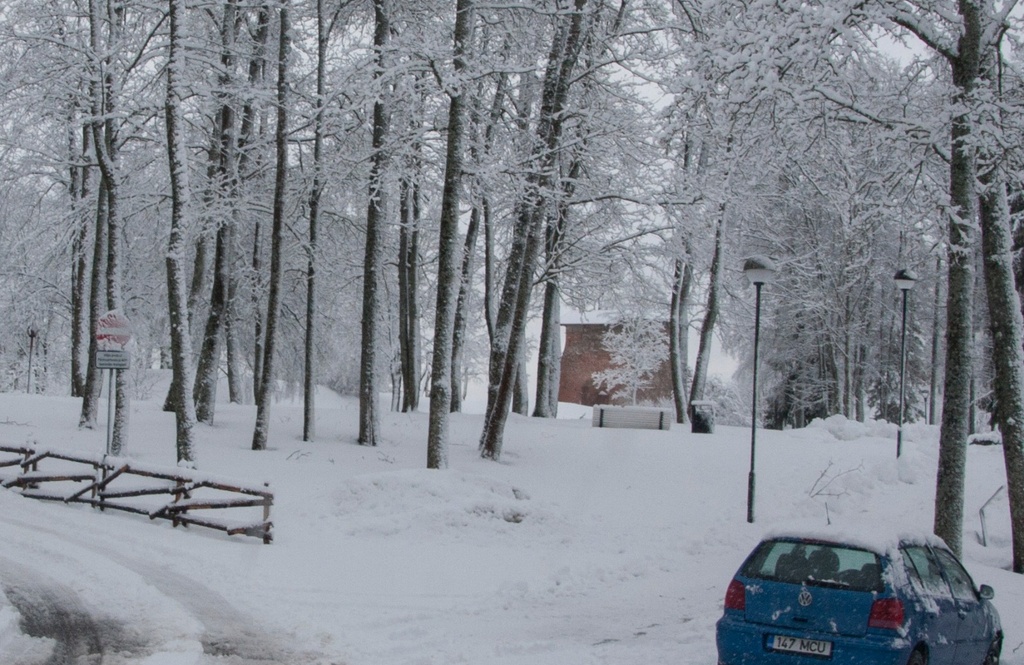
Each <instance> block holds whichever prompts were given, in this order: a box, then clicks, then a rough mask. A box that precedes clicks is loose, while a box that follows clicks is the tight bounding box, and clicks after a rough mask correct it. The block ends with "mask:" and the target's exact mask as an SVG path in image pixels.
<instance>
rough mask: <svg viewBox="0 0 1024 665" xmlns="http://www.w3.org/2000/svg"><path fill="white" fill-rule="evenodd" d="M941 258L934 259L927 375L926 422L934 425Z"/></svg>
mask: <svg viewBox="0 0 1024 665" xmlns="http://www.w3.org/2000/svg"><path fill="white" fill-rule="evenodd" d="M941 277H942V259H941V258H938V259H936V260H935V301H934V303H933V304H932V344H931V347H932V351H931V365H930V366H931V371H930V372H929V375H928V424H929V425H934V424H935V421H936V419H937V417H938V410H939V395H940V393H939V384H940V382H941V378H940V377H941V375H942V364H941V362H942V360H941V355H942V331H943V326H942V278H941Z"/></svg>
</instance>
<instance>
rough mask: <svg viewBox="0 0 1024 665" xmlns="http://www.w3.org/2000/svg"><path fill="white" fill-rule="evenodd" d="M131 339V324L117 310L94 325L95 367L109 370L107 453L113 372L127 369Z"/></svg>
mask: <svg viewBox="0 0 1024 665" xmlns="http://www.w3.org/2000/svg"><path fill="white" fill-rule="evenodd" d="M131 340H132V325H131V322H129V321H128V318H127V317H126V316H125V315H124V314H122V313H121V312H120V311H119V310H116V309H115V310H111V311H109V312H107V313H106V314H104V315H103V316H101V317H100V319H99V322H98V324H97V325H96V369H105V370H108V371H109V372H110V374H109V378H108V388H107V454H108V455H109V454H110V448H111V445H112V443H113V440H114V372H120V371H121V370H123V369H128V368H129V367H130V365H131V358H130V356H129V355H128V351H127V350H125V346H127V345H128V342H130V341H131Z"/></svg>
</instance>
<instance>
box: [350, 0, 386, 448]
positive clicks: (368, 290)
mask: <svg viewBox="0 0 1024 665" xmlns="http://www.w3.org/2000/svg"><path fill="white" fill-rule="evenodd" d="M373 8H374V33H373V45H374V49H375V50H376V52H377V62H376V67H375V70H374V73H373V79H374V81H375V82H376V83H377V84H378V85H382V86H384V88H385V89H386V88H387V87H388V85H387V83H386V82H385V81H384V80H383V79H384V75H385V70H386V68H387V55H386V50H387V49H386V47H387V45H388V42H389V41H390V36H391V10H392V5H391V0H374V3H373ZM387 96H388V95H386V94H385V93H384V91H381V93H380V94H379V95H378V97H377V101H376V102H374V105H373V159H372V161H371V167H370V188H369V199H370V202H369V205H368V207H367V211H366V250H365V255H364V261H363V321H362V356H361V358H360V363H359V439H358V442H359V444H360V445H363V446H376V445H377V440H378V438H379V436H380V413H379V411H380V406H379V404H378V396H377V393H378V392H379V389H378V387H377V384H378V381H377V344H378V343H379V339H378V337H379V335H378V332H377V328H378V318H379V316H380V310H381V296H380V280H381V270H382V268H383V263H384V257H383V252H384V225H385V224H386V223H387V202H386V197H387V193H386V191H385V188H386V185H385V175H386V173H387V170H388V166H389V163H390V155H389V154H388V149H387V147H386V145H385V144H386V142H387V139H388V130H389V126H390V118H389V115H390V108H389V105H390V101H389V100H385V99H384V98H385V97H387Z"/></svg>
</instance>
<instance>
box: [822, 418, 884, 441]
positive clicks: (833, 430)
mask: <svg viewBox="0 0 1024 665" xmlns="http://www.w3.org/2000/svg"><path fill="white" fill-rule="evenodd" d="M807 427H808V429H812V430H815V429H818V430H825V431H826V432H828V433H829V434H831V435H832V436H834V437H835V438H836V439H838V440H840V441H856V440H857V439H863V438H867V437H879V438H884V437H890V436H891V437H895V436H896V430H897V429H898V428H897V426H896V425H894V424H892V423H889V422H886V421H884V420H868V421H867V422H863V423H862V422H858V421H856V420H850V419H849V418H847V417H846V416H842V415H834V416H829V417H828V418H824V419H822V418H815V419H814V420H812V421H811V423H810V424H809V425H808V426H807Z"/></svg>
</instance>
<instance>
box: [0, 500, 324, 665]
mask: <svg viewBox="0 0 1024 665" xmlns="http://www.w3.org/2000/svg"><path fill="white" fill-rule="evenodd" d="M10 498H12V499H14V500H17V501H19V502H22V503H20V504H19V506H18V507H19V513H20V514H22V515H23V514H24V509H25V508H26V507H27V506H26V505H25V504H26V503H28V502H27V501H26V500H25V499H21V498H19V497H10ZM30 505H31V506H32V508H33V509H34V510H32V511H30V512H36V511H45V512H47V513H48V517H49V518H51V519H52V518H53V516H54V513H53V512H52V508H50V507H47V506H43V505H35V504H30ZM53 508H57V509H58V510H60V511H62V512H63V511H67V509H66V508H63V507H53ZM82 512H83V511H77V510H72V511H68V512H67V513H66V516H67V517H68V518H69V519H74V518H75V517H76V513H77V517H85V518H87V519H88V518H89V517H91V516H89V515H88V513H86V514H85V515H83V514H82ZM105 521H106V522H110V521H109V520H105ZM111 523H113V524H116V522H111ZM73 533H75V539H74V540H72V539H70V538H65V537H64V536H63V534H62V533H61V530H60V529H59V525H54V526H40V525H38V524H33V523H31V522H29V521H26V520H25V519H23V518H20V517H13V516H12V515H11V514H10V512H9V511H0V534H2V537H0V590H2V592H3V594H2V595H0V662H2V663H4V665H210V664H212V663H217V664H219V665H286V664H287V665H329V664H333V663H337V662H338V661H332V660H330V659H328V658H326V657H324V656H321V655H318V654H315V653H311V652H306V651H304V650H302V649H301V648H296V647H294V646H292V645H291V642H292V639H291V638H290V637H289V636H288V635H286V634H281V633H280V632H278V631H275V630H272V629H269V628H267V627H265V626H262V625H261V624H260V621H259V620H258V619H256V618H254V617H252V616H249V615H247V614H245V613H244V612H241V611H239V610H238V609H236V608H235V607H233V606H232V604H231V603H229V602H228V601H227V600H226V599H225V598H224V597H223V596H221V595H220V594H218V593H217V592H215V591H213V590H211V589H209V588H207V587H206V586H204V585H203V584H201V583H199V582H198V581H197V580H195V579H192V578H189V577H186V576H184V575H180V574H178V573H175V572H173V571H170V570H168V569H167V568H166V567H164V566H160V565H156V564H155V563H154V562H153V561H151V560H147V558H146V556H144V555H140V554H138V553H137V552H138V551H139V548H137V547H133V544H132V543H130V542H125V541H121V542H115V541H112V540H111V539H110V534H102V533H98V534H95V535H94V536H92V537H91V538H90V539H89V540H88V541H86V542H83V541H82V540H81V538H82V533H83V532H82V531H75V532H73ZM142 551H144V550H142Z"/></svg>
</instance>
